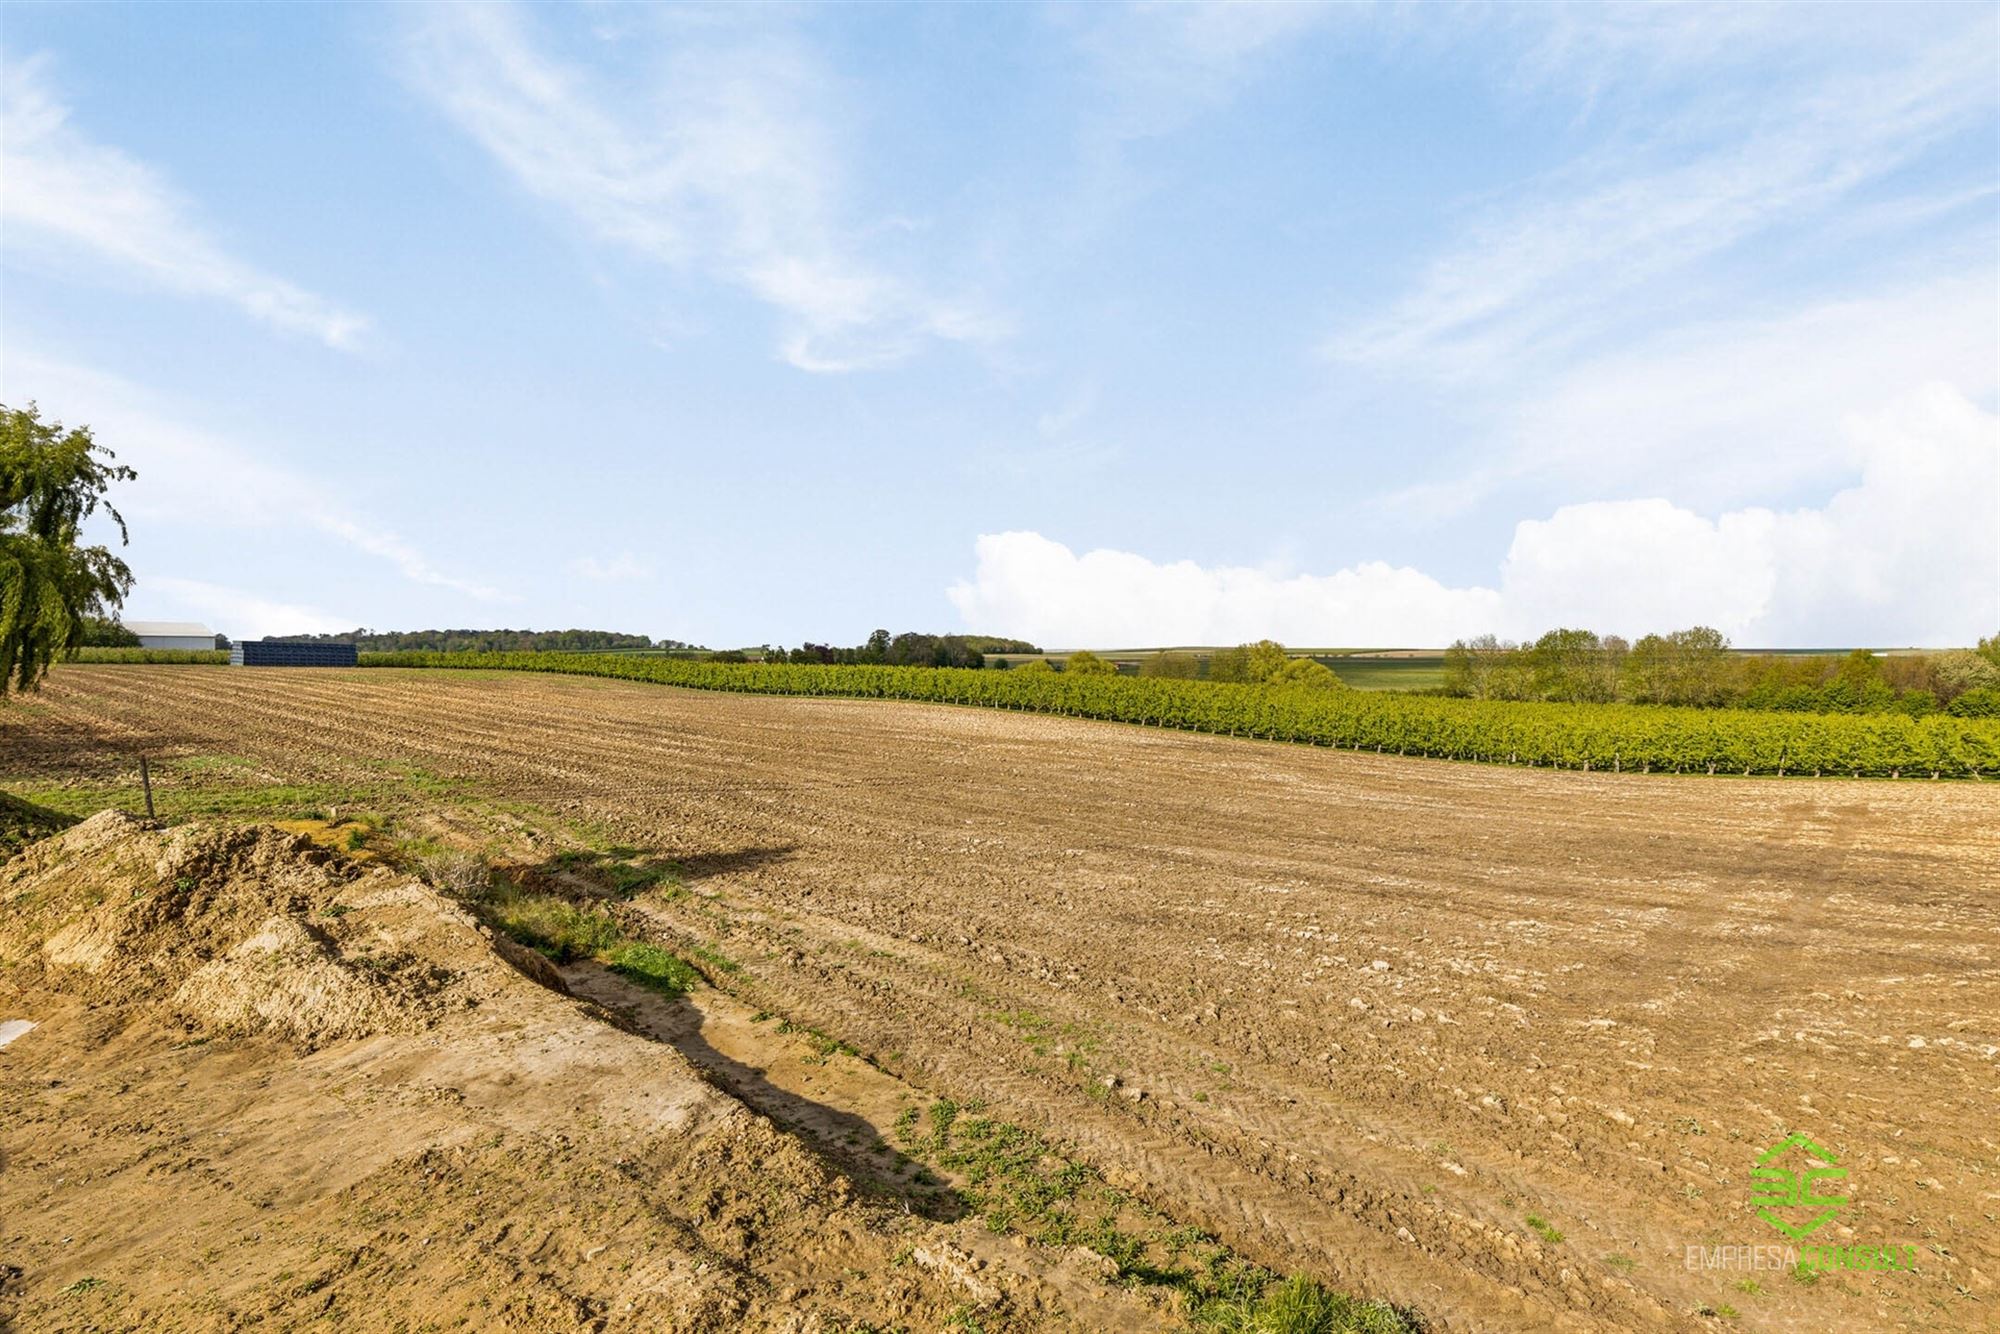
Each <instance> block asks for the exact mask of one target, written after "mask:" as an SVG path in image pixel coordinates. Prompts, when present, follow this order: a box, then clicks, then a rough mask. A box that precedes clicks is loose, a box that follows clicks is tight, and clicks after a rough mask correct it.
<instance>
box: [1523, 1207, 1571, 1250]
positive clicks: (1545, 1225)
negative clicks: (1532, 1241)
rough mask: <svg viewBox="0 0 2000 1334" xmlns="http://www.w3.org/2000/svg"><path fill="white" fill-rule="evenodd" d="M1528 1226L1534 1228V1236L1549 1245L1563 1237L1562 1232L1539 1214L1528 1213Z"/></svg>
mask: <svg viewBox="0 0 2000 1334" xmlns="http://www.w3.org/2000/svg"><path fill="white" fill-rule="evenodd" d="M1528 1226H1529V1227H1530V1228H1532V1229H1533V1230H1534V1233H1535V1235H1536V1236H1538V1237H1540V1238H1541V1239H1542V1240H1543V1241H1546V1242H1547V1243H1548V1244H1549V1245H1551V1246H1553V1245H1555V1244H1556V1243H1557V1242H1559V1241H1561V1240H1562V1239H1563V1234H1562V1233H1561V1232H1560V1231H1559V1230H1557V1228H1556V1226H1555V1225H1554V1224H1553V1223H1551V1222H1549V1220H1548V1219H1546V1218H1544V1217H1542V1216H1541V1215H1540V1214H1529V1215H1528Z"/></svg>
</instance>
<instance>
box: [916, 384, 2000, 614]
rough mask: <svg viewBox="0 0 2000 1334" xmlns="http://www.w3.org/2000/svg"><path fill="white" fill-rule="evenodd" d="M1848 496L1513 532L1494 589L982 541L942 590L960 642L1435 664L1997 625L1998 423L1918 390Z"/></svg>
mask: <svg viewBox="0 0 2000 1334" xmlns="http://www.w3.org/2000/svg"><path fill="white" fill-rule="evenodd" d="M1848 432H1849V434H1850V436H1851V444H1850V446H1849V448H1850V449H1851V451H1852V453H1853V455H1854V456H1855V457H1856V458H1857V459H1858V460H1859V464H1860V477H1859V480H1858V481H1857V482H1856V483H1855V484H1854V485H1853V486H1851V487H1848V488H1846V489H1845V490H1842V491H1840V492H1838V493H1837V494H1835V495H1834V496H1833V497H1832V498H1831V499H1829V500H1828V501H1827V503H1826V504H1825V505H1823V506H1821V507H1819V508H1809V509H1799V510H1793V511H1789V512H1776V511H1772V510H1769V509H1763V508H1746V509H1738V510H1731V511H1727V512H1724V513H1722V514H1720V515H1718V516H1716V517H1715V518H1707V517H1704V516H1702V515H1700V514H1697V513H1695V512H1693V511H1691V510H1688V509H1684V508H1682V507H1680V506H1677V505H1674V504H1672V503H1670V502H1668V501H1666V500H1660V499H1648V500H1631V501H1596V502H1590V503H1586V504H1580V505H1567V506H1564V507H1563V508H1561V509H1559V510H1557V511H1556V512H1555V513H1554V514H1553V515H1552V516H1550V517H1549V518H1547V519H1539V520H1527V521H1524V522H1522V523H1520V524H1519V525H1517V527H1516V529H1515V532H1514V539H1513V543H1512V545H1511V547H1510V549H1509V550H1508V553H1507V556H1506V559H1505V561H1504V562H1503V563H1502V565H1501V567H1500V569H1499V571H1498V579H1497V581H1496V583H1497V586H1496V587H1484V586H1474V587H1465V588H1452V587H1448V586H1446V585H1444V584H1442V583H1440V582H1438V581H1437V580H1435V579H1432V578H1430V577H1429V576H1427V575H1424V574H1422V573H1421V572H1419V571H1417V570H1413V569H1408V568H1399V567H1392V566H1389V565H1386V564H1382V563H1379V562H1377V563H1369V564H1363V565H1357V566H1354V567H1352V568H1349V569H1345V570H1341V571H1338V572H1336V573H1334V574H1331V575H1320V576H1314V575H1297V574H1286V573H1281V572H1274V571H1270V570H1260V569H1254V568H1242V567H1224V568H1213V569H1211V568H1204V567H1202V566H1199V565H1196V564H1194V563H1193V562H1190V561H1179V562H1174V563H1171V564H1158V563H1155V562H1153V561H1151V560H1148V559H1146V558H1145V557H1143V556H1138V555H1134V554H1132V553H1129V552H1121V551H1091V552H1086V553H1084V554H1083V555H1081V556H1079V555H1077V554H1076V553H1074V552H1073V551H1071V550H1070V549H1069V548H1068V547H1065V546H1063V545H1061V544H1059V543H1057V542H1053V541H1051V540H1049V539H1048V538H1045V537H1043V536H1041V535H1040V534H1037V533H1024V532H1015V533H1000V534H994V535H987V536H982V537H981V538H980V539H979V542H978V546H977V556H978V567H977V570H976V571H975V573H974V575H973V577H972V579H971V580H969V581H965V582H961V583H959V584H957V585H955V586H954V587H952V588H951V589H950V590H949V596H950V597H951V600H952V602H953V603H954V605H955V606H956V607H957V608H958V612H959V615H960V617H961V619H962V620H963V622H964V623H965V624H966V625H967V626H968V627H977V628H981V629H983V630H985V631H987V632H989V633H999V634H1017V635H1023V636H1026V637H1028V638H1030V639H1034V640H1037V641H1038V642H1042V643H1047V644H1050V645H1061V646H1066V647H1073V646H1080V645H1095V646H1139V645H1148V644H1214V643H1233V642H1238V641H1241V640H1245V639H1252V638H1257V637H1260V636H1265V635H1269V636H1272V637H1274V638H1277V639H1280V640H1283V641H1285V642H1288V643H1293V644H1301V645H1311V646H1338V645H1350V646H1351V645H1361V644H1373V645H1416V646H1424V645H1429V646H1435V645H1439V644H1444V643H1448V642H1449V641H1450V640H1452V639H1455V638H1458V637H1460V636H1463V635H1473V634H1479V633H1482V632H1486V631H1495V632H1498V633H1501V634H1504V635H1511V636H1516V637H1520V636H1527V635H1532V634H1536V633H1539V632H1540V631H1542V630H1545V629H1548V628H1550V627H1552V626H1555V625H1584V626H1588V627H1590V628H1592V629H1595V630H1598V631H1600V632H1603V633H1620V634H1626V635H1634V634H1641V633H1645V632H1647V631H1650V630H1668V629H1675V628H1679V627H1682V626H1686V625H1693V624H1707V625H1713V626H1715V627H1717V628H1718V629H1720V630H1722V631H1723V632H1725V633H1726V634H1728V635H1730V636H1731V637H1732V638H1733V639H1734V640H1735V641H1736V642H1737V643H1739V644H1745V645H1752V646H1770V647H1786V646H1807V647H1810V646H1838V645H1848V644H1877V645H1888V644H1916V645H1947V644H1967V643H1970V642H1972V640H1973V639H1975V638H1977V637H1978V636H1979V635H1982V634H1991V633H1992V632H1993V630H1994V628H1995V627H1996V626H2000V418H1996V417H1995V416H1994V414H1993V413H1991V412H1989V411H1987V410H1985V409H1983V408H1980V407H1978V406H1977V405H1975V404H1973V403H1972V402H1970V401H1969V400H1967V399H1966V398H1965V397H1964V396H1963V395H1962V394H1960V393H1958V392H1957V391H1956V390H1954V389H1952V388H1950V387H1949V386H1945V385H1941V384H1940V385H1933V386H1930V387H1928V388H1925V389H1923V390H1920V391H1918V392H1916V393H1914V394H1911V395H1908V396H1906V397H1904V398H1903V399H1901V400H1900V401H1898V402H1897V403H1896V404H1894V405H1893V406H1892V407H1891V408H1890V409H1889V410H1888V411H1886V412H1883V413H1881V414H1879V415H1877V416H1875V417H1873V418H1865V419H1855V420H1852V421H1850V422H1849V423H1848Z"/></svg>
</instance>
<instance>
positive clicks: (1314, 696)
mask: <svg viewBox="0 0 2000 1334" xmlns="http://www.w3.org/2000/svg"><path fill="white" fill-rule="evenodd" d="M361 664H362V666H364V667H430V668H436V667H455V668H485V669H503V670H509V671H533V672H560V673H566V674H571V675H578V676H608V677H616V678H620V679H624V680H632V681H650V682H654V683H657V684H660V685H671V686H684V687H690V688H693V689H696V690H730V691H738V692H745V693H752V694H764V695H830V696H841V697H847V698H861V699H906V700H925V701H932V702H938V703H948V704H973V705H980V706H983V707H986V708H1001V709H1022V710H1029V711H1033V712H1037V713H1053V714H1062V715H1066V716H1070V717H1079V718H1102V719H1107V720H1110V721H1114V722H1127V723H1142V724H1146V725H1149V726H1154V727H1175V728H1183V729H1186V730H1189V731H1197V732H1213V733H1217V734H1219V735H1224V736H1254V737H1269V738H1272V739H1275V740H1279V741H1298V742H1306V743H1309V744H1313V745H1321V746H1340V747H1344V748H1351V749H1355V750H1369V751H1375V752H1378V753H1383V754H1392V755H1429V756H1437V757H1442V758H1447V759H1459V760H1482V761H1488V762H1493V763H1502V764H1529V765H1551V766H1554V767H1557V768H1565V769H1610V770H1614V771H1633V770H1636V771H1639V772H1642V773H1647V772H1654V771H1667V772H1672V773H1711V774H1713V773H1731V774H1780V775H1783V774H1810V775H1813V776H1820V775H1828V774H1833V775H1843V776H1846V775H1853V776H1863V775H1868V776H1879V777H1889V778H1899V777H1928V778H1977V777H1981V776H1990V775H1994V774H1996V773H2000V723H1996V722H1993V721H1990V720H1986V719H1972V718H1949V717H1939V716H1935V715H1933V716H1929V717H1923V718H1912V717H1907V716H1904V715H1900V714H1786V713H1761V712H1752V711H1749V710H1744V709H1681V708H1665V707H1657V706H1651V705H1640V704H1541V703H1503V702H1497V701H1491V700H1462V699H1448V698H1442V697H1438V696H1429V695H1402V694H1394V693H1389V692H1382V691H1362V690H1325V689H1306V688H1298V687H1288V686H1246V685H1225V684H1221V683H1218V682H1212V681H1178V680H1168V679H1159V678H1145V677H1129V676H1081V675H1072V674H1069V673H1055V674H1048V673H1027V672H1001V671H971V670H961V669H954V668H925V667H833V666H790V665H784V666H779V665H775V664H763V663H751V664H730V663H715V662H686V661H681V660H678V659H672V658H635V657H620V656H617V655H610V654H576V653H364V654H362V655H361Z"/></svg>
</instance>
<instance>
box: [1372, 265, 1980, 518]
mask: <svg viewBox="0 0 2000 1334" xmlns="http://www.w3.org/2000/svg"><path fill="white" fill-rule="evenodd" d="M1994 281H1995V275H1994V273H1993V271H1992V270H1991V268H1983V269H1979V270H1976V271H1972V272H1967V273H1963V274H1959V275H1955V276H1952V277H1949V278H1944V279H1937V280H1932V281H1926V282H1913V283H1906V284H1904V285H1901V286H1899V287H1896V288H1893V289H1890V290H1886V291H1880V292H1873V293H1868V294H1865V295H1860V296H1853V297H1845V298H1840V299H1834V300H1824V301H1816V302H1812V303H1810V304H1808V305H1805V306H1803V307H1801V308H1799V309H1795V310H1791V311H1788V312H1786V313H1784V314H1782V315H1778V316H1765V317H1758V318H1753V319H1736V320H1726V321H1716V322H1710V323H1701V324H1695V325H1691V326H1687V327H1684V328H1681V329H1677V330H1673V331H1670V332H1668V333H1666V334H1663V335H1661V336H1659V337H1655V338H1651V339H1646V340H1643V341H1641V342H1638V343H1636V344H1633V345H1631V346H1629V347H1627V348H1624V349H1622V350H1619V351H1616V352H1612V353H1608V354H1605V355H1601V356H1597V357H1592V358H1590V359H1587V360H1583V361H1579V362H1577V363H1576V364H1574V365H1573V366H1571V367H1569V368H1567V369H1565V370H1563V371H1562V372H1560V373H1559V374H1556V375H1554V376H1552V377H1550V378H1548V379H1547V380H1545V381H1542V382H1540V383H1538V385H1537V386H1536V388H1535V390H1534V391H1533V392H1531V393H1524V394H1523V395H1522V396H1521V397H1520V398H1519V399H1518V400H1517V401H1514V402H1512V403H1508V404H1502V405H1498V406H1496V407H1495V409H1494V416H1495V418H1496V419H1497V420H1498V422H1499V430H1498V431H1497V432H1496V434H1497V436H1498V439H1499V442H1500V445H1501V449H1500V451H1499V453H1498V456H1497V457H1494V456H1492V454H1491V453H1490V452H1487V454H1486V456H1485V457H1481V456H1480V454H1476V453H1471V452H1467V453H1464V454H1461V455H1460V456H1458V457H1457V458H1456V459H1455V460H1452V461H1449V462H1447V463H1445V464H1444V465H1442V466H1440V467H1438V468H1436V469H1435V471H1436V472H1439V473H1442V474H1444V475H1445V477H1446V480H1443V481H1432V482H1424V483H1421V484H1418V485H1416V486H1412V487H1409V488H1406V489H1404V490H1402V491H1400V492H1397V493H1396V494H1395V495H1394V496H1392V497H1390V500H1391V501H1392V502H1393V503H1396V504H1399V505H1401V506H1404V507H1405V508H1407V509H1409V510H1410V511H1412V512H1413V513H1416V514H1420V515H1424V516H1426V517H1440V516H1444V515H1449V514H1453V513H1456V512H1459V511H1462V510H1464V509H1466V508H1467V507H1469V506H1471V505H1472V504H1474V503H1475V502H1477V501H1479V500H1481V499H1482V498H1484V497H1485V496H1486V495H1487V494H1488V493H1490V492H1491V491H1493V490H1494V489H1495V488H1497V487H1499V486H1501V485H1502V484H1505V483H1510V482H1517V481H1521V480H1528V481H1536V482H1554V483H1557V484H1559V485H1561V486H1562V487H1563V488H1564V489H1565V490H1567V491H1568V492H1569V493H1570V494H1577V493H1581V494H1586V495H1589V494H1598V495H1602V494H1606V493H1611V494H1617V493H1621V492H1623V493H1627V494H1630V493H1632V492H1634V491H1639V492H1641V493H1643V492H1644V491H1646V490H1657V489H1660V488H1661V487H1664V486H1671V488H1672V492H1673V495H1674V498H1675V499H1676V500H1678V501H1679V502H1681V503H1683V504H1692V505H1695V506H1697V507H1703V508H1720V507H1723V506H1728V505H1735V504H1742V503H1745V502H1747V501H1750V500H1754V499H1757V498H1759V497H1763V496H1769V495H1773V494H1783V493H1784V492H1785V491H1787V490H1790V489H1792V488H1796V487H1799V486H1802V485H1810V484H1812V483H1814V482H1821V481H1823V480H1824V479H1825V478H1827V477H1829V476H1844V475H1849V474H1851V473H1852V472H1853V471H1854V469H1855V468H1857V467H1858V466H1859V464H1860V453H1859V443H1858V437H1856V436H1855V435H1854V434H1853V433H1851V432H1848V431H1846V430H1844V424H1845V423H1847V422H1848V421H1850V420H1851V419H1853V418H1855V417H1857V416H1865V415H1867V414H1869V413H1871V412H1874V411H1876V410H1877V409H1878V408H1879V407H1880V405H1881V404H1883V403H1888V402H1893V401H1895V400H1897V399H1899V398H1901V397H1903V396H1905V395H1907V394H1910V393H1913V392H1915V391H1916V390H1918V389H1921V388H1922V387H1923V386H1925V385H1926V384H1929V383H1933V382H1937V381H1943V382H1946V383H1949V384H1952V385H1954V386H1956V387H1957V388H1958V389H1959V390H1960V392H1962V393H1963V394H1964V395H1965V396H1966V397H1968V398H1971V399H1973V400H1975V401H1980V402H1985V401H1990V399H1991V398H1992V397H1993V395H1994V394H1995V393H1996V392H2000V310H1996V307H1995V305H1994V300H1993V285H1994Z"/></svg>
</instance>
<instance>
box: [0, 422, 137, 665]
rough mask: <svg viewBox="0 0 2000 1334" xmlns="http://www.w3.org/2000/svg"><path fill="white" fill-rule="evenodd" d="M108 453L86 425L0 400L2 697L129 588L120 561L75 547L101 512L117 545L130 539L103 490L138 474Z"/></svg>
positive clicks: (69, 645)
mask: <svg viewBox="0 0 2000 1334" xmlns="http://www.w3.org/2000/svg"><path fill="white" fill-rule="evenodd" d="M113 458H114V455H113V454H112V452H111V451H110V450H109V449H106V448H105V447H104V446H102V445H100V444H97V443H96V442H95V441H94V440H92V439H91V435H90V428H89V427H87V426H77V427H73V428H70V429H68V430H65V429H64V428H63V426H62V423H60V422H56V421H47V422H45V421H43V420H42V418H41V412H40V410H39V409H38V408H37V407H36V406H35V405H34V404H33V403H30V404H28V406H27V407H25V408H9V407H6V406H5V405H0V695H4V694H5V693H6V692H7V691H8V690H10V689H11V690H32V689H34V688H36V687H37V686H39V685H40V684H41V680H42V677H43V675H44V674H46V673H47V671H48V670H49V667H50V665H51V664H52V663H54V662H55V661H56V660H57V659H58V658H61V657H63V656H65V655H67V654H70V653H72V652H74V651H75V650H76V649H77V648H78V647H80V646H81V645H82V643H83V640H84V637H85V635H86V634H87V633H89V631H90V628H91V618H93V617H105V616H107V615H109V614H110V613H111V612H112V611H114V610H115V609H116V608H117V607H118V606H119V605H120V604H121V603H123V602H124V600H125V594H126V593H127V592H129V591H130V590H131V587H132V571H131V569H130V568H129V567H127V566H126V564H125V562H124V561H122V560H120V559H119V558H118V557H117V556H115V555H113V554H112V553H111V551H110V549H109V548H107V547H104V546H102V545H97V546H85V545H83V544H82V542H83V524H84V521H85V520H87V519H89V518H90V517H91V516H92V515H94V514H96V513H97V512H98V511H99V510H100V509H101V510H103V511H104V512H105V514H107V515H109V516H110V518H111V519H112V521H113V522H114V523H116V524H117V526H118V534H119V539H120V541H121V543H122V542H124V541H125V540H127V538H128V535H127V533H126V530H125V519H124V516H122V515H121V514H119V513H118V511H117V509H116V508H114V507H113V506H112V504H111V503H110V502H109V501H108V500H106V499H105V498H104V497H105V492H106V491H108V490H110V488H111V484H112V483H114V482H124V481H130V480H131V479H132V478H134V477H136V476H138V474H137V473H135V472H133V471H132V469H130V468H128V467H125V466H123V465H121V464H117V463H114V462H112V459H113Z"/></svg>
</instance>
